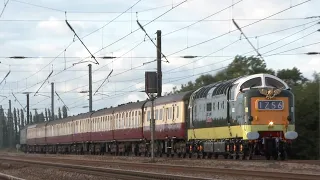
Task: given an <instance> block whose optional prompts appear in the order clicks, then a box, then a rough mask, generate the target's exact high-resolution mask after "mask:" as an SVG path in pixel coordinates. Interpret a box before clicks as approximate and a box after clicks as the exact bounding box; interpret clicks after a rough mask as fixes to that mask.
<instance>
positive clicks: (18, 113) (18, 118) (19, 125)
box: [17, 109, 21, 131]
mask: <svg viewBox="0 0 320 180" xmlns="http://www.w3.org/2000/svg"><path fill="white" fill-rule="evenodd" d="M20 117H21V116H20V110H19V109H17V121H18V128H19V131H20V127H21V120H20Z"/></svg>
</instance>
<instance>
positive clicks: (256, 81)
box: [240, 77, 262, 89]
mask: <svg viewBox="0 0 320 180" xmlns="http://www.w3.org/2000/svg"><path fill="white" fill-rule="evenodd" d="M261 85H262V81H261V78H260V77H256V78H253V79H250V80H248V81H246V82H245V83H243V84H242V85H241V87H240V88H241V89H245V88H250V87H255V86H261Z"/></svg>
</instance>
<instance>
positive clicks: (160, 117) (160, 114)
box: [159, 109, 163, 120]
mask: <svg viewBox="0 0 320 180" xmlns="http://www.w3.org/2000/svg"><path fill="white" fill-rule="evenodd" d="M162 113H163V109H160V111H159V120H163V119H162Z"/></svg>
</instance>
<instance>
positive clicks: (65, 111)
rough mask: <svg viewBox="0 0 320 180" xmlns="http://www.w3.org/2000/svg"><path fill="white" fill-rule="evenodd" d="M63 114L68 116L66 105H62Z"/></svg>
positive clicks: (64, 116)
mask: <svg viewBox="0 0 320 180" xmlns="http://www.w3.org/2000/svg"><path fill="white" fill-rule="evenodd" d="M62 116H63V118H66V117H68V110H67V107H66V106H62Z"/></svg>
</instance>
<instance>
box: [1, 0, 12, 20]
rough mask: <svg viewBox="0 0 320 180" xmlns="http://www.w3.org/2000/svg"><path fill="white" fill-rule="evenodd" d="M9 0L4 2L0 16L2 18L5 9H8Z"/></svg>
mask: <svg viewBox="0 0 320 180" xmlns="http://www.w3.org/2000/svg"><path fill="white" fill-rule="evenodd" d="M9 1H10V0H7V2H5V3H4V6H3V8H2V11H1V13H0V18H1V16H2V14H3V13H4V10H5V9H6V7H7V5H8V3H9Z"/></svg>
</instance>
